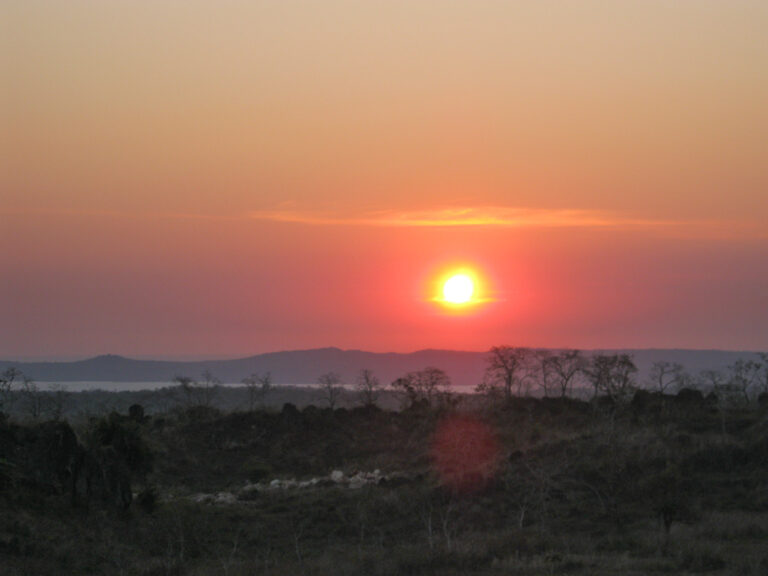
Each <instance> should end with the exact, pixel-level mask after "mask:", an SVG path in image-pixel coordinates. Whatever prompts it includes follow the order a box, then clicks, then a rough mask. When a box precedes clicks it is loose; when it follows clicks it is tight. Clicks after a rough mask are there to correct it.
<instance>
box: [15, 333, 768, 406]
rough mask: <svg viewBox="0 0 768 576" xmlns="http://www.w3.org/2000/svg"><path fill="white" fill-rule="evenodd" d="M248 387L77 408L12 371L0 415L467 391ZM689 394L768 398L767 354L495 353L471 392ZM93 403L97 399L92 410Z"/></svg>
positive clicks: (414, 381)
mask: <svg viewBox="0 0 768 576" xmlns="http://www.w3.org/2000/svg"><path fill="white" fill-rule="evenodd" d="M241 384H242V388H240V389H238V388H237V387H231V386H224V385H222V383H221V381H220V380H219V379H218V378H217V377H216V376H215V375H214V374H212V373H211V372H210V371H204V372H203V373H202V374H201V375H200V377H195V376H190V375H179V376H177V377H175V378H174V380H173V381H172V382H171V383H169V386H168V387H165V388H161V389H157V390H152V391H149V390H148V391H140V392H134V393H128V392H106V391H91V392H79V393H77V395H76V400H75V397H74V396H73V393H70V392H68V391H67V390H66V389H65V388H64V387H63V386H61V385H57V384H53V385H50V386H48V387H47V388H45V389H44V388H41V387H40V386H38V385H37V384H36V383H35V382H34V381H33V380H32V379H30V378H28V377H27V376H26V375H24V374H23V373H22V372H21V371H20V370H18V369H17V368H14V367H11V368H8V369H6V370H5V371H4V372H2V373H0V414H5V415H14V416H16V417H19V418H22V419H24V420H30V421H43V420H58V419H61V418H62V417H63V416H64V415H65V414H66V415H68V416H69V417H73V416H75V415H78V414H79V415H84V416H85V417H86V418H87V417H90V416H92V415H94V414H105V413H108V412H110V411H112V410H115V409H117V410H120V409H125V408H126V407H127V406H129V405H130V404H133V403H142V404H144V405H145V406H146V408H147V410H148V411H149V412H155V413H157V412H167V411H169V410H174V409H186V408H189V407H194V406H205V407H216V408H219V409H224V410H248V411H253V410H255V409H258V408H265V407H273V408H274V407H280V406H282V404H284V403H285V402H292V403H296V404H298V405H300V406H301V405H309V404H316V405H319V406H323V407H329V408H337V407H339V406H346V407H352V406H356V405H361V406H372V405H379V406H381V407H384V408H398V407H400V408H402V407H407V406H411V405H413V404H424V405H436V404H440V405H446V404H447V405H451V404H455V403H458V402H462V401H464V402H466V401H468V398H467V395H466V393H463V391H459V390H457V389H456V388H455V387H453V386H452V382H451V379H450V377H449V376H448V374H447V373H446V372H445V371H443V370H442V369H440V368H438V367H433V366H428V367H425V368H424V369H422V370H418V371H413V372H409V373H407V374H404V375H403V376H401V377H399V378H397V379H395V380H394V381H393V382H391V383H389V384H387V383H384V382H382V381H381V380H380V379H379V378H378V376H377V375H376V374H375V373H374V372H373V371H372V370H370V369H367V368H364V369H362V370H360V372H359V373H358V375H357V376H356V378H355V380H354V381H353V382H344V381H343V380H342V378H341V377H340V376H339V375H338V374H337V373H336V372H333V371H330V372H326V373H323V374H320V375H319V376H318V377H317V381H316V387H315V388H312V389H306V388H304V389H302V388H300V387H286V386H275V385H274V379H273V376H272V374H271V373H270V372H264V373H254V374H251V375H250V376H248V377H246V378H243V379H242V381H241ZM687 389H691V390H699V391H700V392H702V393H703V394H711V395H713V396H714V397H716V398H717V400H718V402H719V403H721V404H728V405H735V404H745V405H750V404H754V403H755V402H756V401H758V400H759V399H760V396H761V395H765V394H768V353H760V354H758V355H757V359H738V360H736V361H734V362H733V363H731V364H730V365H728V366H726V367H725V368H724V369H722V370H716V369H707V370H702V371H700V372H698V373H696V374H692V373H690V372H689V371H687V370H686V368H685V367H684V366H683V365H682V364H680V363H677V362H668V361H657V362H654V363H653V365H652V366H651V368H650V370H649V371H648V373H647V374H646V375H645V376H644V377H643V378H642V379H641V378H639V376H638V368H637V366H636V365H635V362H634V359H633V357H632V356H631V355H629V354H602V353H585V352H582V351H580V350H563V351H559V352H552V351H546V350H545V351H542V350H534V349H531V348H525V347H513V346H494V347H492V348H491V349H490V350H489V351H488V355H487V364H486V369H485V373H484V375H483V378H482V381H481V382H479V383H478V384H477V385H476V386H475V388H474V392H475V393H477V394H480V395H482V396H483V397H484V398H485V399H486V400H487V401H489V402H492V403H493V402H508V401H510V399H511V398H513V397H528V396H543V397H562V398H565V397H574V398H581V399H590V398H597V397H608V398H611V399H613V400H622V399H628V398H631V397H632V396H633V395H634V393H635V392H636V391H638V390H644V391H648V392H651V393H659V394H670V393H677V392H679V391H681V390H687ZM86 398H88V399H89V400H90V401H89V402H86V401H85V399H86ZM766 398H768V396H766ZM118 400H119V401H118Z"/></svg>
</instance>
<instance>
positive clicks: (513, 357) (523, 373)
mask: <svg viewBox="0 0 768 576" xmlns="http://www.w3.org/2000/svg"><path fill="white" fill-rule="evenodd" d="M532 359H533V353H532V352H531V350H530V349H528V348H514V347H512V346H494V347H493V348H491V349H490V350H489V351H488V359H487V362H488V364H487V366H486V369H485V376H484V378H483V382H482V383H481V384H479V385H478V386H477V388H476V391H477V392H480V393H484V394H493V393H495V392H498V391H501V392H502V393H503V397H504V399H505V400H506V401H509V400H510V399H511V398H512V391H513V389H514V391H515V392H516V394H517V396H522V392H523V391H525V392H526V393H527V391H528V386H529V379H530V372H531V360H532Z"/></svg>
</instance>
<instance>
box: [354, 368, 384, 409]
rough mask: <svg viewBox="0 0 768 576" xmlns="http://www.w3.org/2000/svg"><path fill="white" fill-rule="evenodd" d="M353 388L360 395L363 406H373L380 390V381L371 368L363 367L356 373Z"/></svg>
mask: <svg viewBox="0 0 768 576" xmlns="http://www.w3.org/2000/svg"><path fill="white" fill-rule="evenodd" d="M355 389H356V390H357V392H358V394H359V395H360V401H361V403H362V404H363V406H375V405H376V401H377V400H378V398H379V393H380V392H381V381H379V379H378V378H377V377H376V375H375V374H374V373H373V370H369V369H368V368H363V369H362V370H360V373H359V374H358V375H357V381H356V382H355Z"/></svg>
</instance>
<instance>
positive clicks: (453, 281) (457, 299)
mask: <svg viewBox="0 0 768 576" xmlns="http://www.w3.org/2000/svg"><path fill="white" fill-rule="evenodd" d="M474 291H475V285H474V283H473V282H472V278H470V277H469V276H467V275H466V274H456V275H455V276H451V277H450V278H448V280H446V281H445V284H443V299H444V300H445V301H446V302H450V303H451V304H466V303H467V302H469V301H470V300H471V299H472V293H473V292H474Z"/></svg>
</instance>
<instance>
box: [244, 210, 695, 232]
mask: <svg viewBox="0 0 768 576" xmlns="http://www.w3.org/2000/svg"><path fill="white" fill-rule="evenodd" d="M250 216H251V217H252V218H254V219H256V220H270V221H273V222H285V223H295V224H308V225H314V226H381V227H393V228H394V227H407V228H437V227H484V228H488V227H490V228H648V227H662V226H674V225H678V224H680V223H679V222H675V221H664V220H645V219H634V218H627V217H622V216H619V215H615V214H611V213H609V212H602V211H597V210H548V209H541V208H511V207H505V206H482V207H461V208H442V209H438V210H415V211H393V210H386V211H376V212H366V213H362V214H354V215H337V214H329V213H318V212H309V211H301V210H259V211H256V212H251V213H250Z"/></svg>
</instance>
